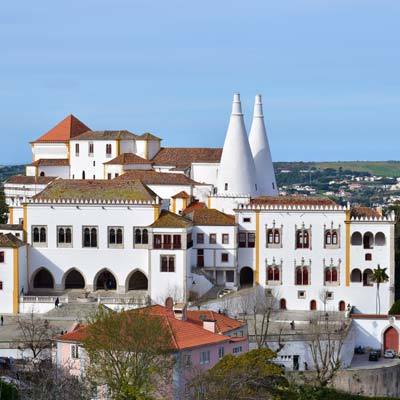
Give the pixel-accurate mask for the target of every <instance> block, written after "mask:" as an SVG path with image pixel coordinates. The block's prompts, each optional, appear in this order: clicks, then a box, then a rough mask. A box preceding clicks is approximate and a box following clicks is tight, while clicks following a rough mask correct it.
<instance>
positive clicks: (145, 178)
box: [114, 169, 199, 185]
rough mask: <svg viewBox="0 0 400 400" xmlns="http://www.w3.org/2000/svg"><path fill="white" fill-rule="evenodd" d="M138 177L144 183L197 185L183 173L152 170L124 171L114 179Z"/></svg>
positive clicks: (127, 179)
mask: <svg viewBox="0 0 400 400" xmlns="http://www.w3.org/2000/svg"><path fill="white" fill-rule="evenodd" d="M135 179H140V180H141V181H142V182H143V183H145V184H146V185H199V183H197V182H195V181H194V180H192V179H190V178H188V177H187V176H186V175H184V174H180V173H173V172H171V173H169V172H157V171H154V170H137V169H136V170H132V171H126V172H125V173H124V174H122V175H120V176H119V177H118V178H115V179H114V180H119V181H130V180H135Z"/></svg>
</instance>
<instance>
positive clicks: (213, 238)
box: [209, 233, 217, 244]
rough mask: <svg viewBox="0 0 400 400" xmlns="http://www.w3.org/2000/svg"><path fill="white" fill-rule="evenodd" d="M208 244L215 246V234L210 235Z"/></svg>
mask: <svg viewBox="0 0 400 400" xmlns="http://www.w3.org/2000/svg"><path fill="white" fill-rule="evenodd" d="M209 243H210V244H217V234H216V233H210V236H209Z"/></svg>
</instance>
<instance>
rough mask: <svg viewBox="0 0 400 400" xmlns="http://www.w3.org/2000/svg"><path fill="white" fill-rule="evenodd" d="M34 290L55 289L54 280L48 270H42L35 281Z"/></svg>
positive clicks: (37, 273)
mask: <svg viewBox="0 0 400 400" xmlns="http://www.w3.org/2000/svg"><path fill="white" fill-rule="evenodd" d="M33 287H34V289H54V278H53V276H52V275H51V273H50V272H49V271H48V270H47V269H46V268H41V269H40V270H39V271H38V272H36V275H35V277H34V279H33Z"/></svg>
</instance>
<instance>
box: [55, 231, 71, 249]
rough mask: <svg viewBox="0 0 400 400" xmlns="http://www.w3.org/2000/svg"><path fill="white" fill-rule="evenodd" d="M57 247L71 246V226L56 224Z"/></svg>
mask: <svg viewBox="0 0 400 400" xmlns="http://www.w3.org/2000/svg"><path fill="white" fill-rule="evenodd" d="M57 247H72V226H57Z"/></svg>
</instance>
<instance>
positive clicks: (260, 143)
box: [249, 94, 278, 196]
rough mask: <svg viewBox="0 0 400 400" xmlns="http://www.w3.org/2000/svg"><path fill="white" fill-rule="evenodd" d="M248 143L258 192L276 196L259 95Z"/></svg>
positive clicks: (276, 191) (255, 104) (272, 167)
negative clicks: (254, 168)
mask: <svg viewBox="0 0 400 400" xmlns="http://www.w3.org/2000/svg"><path fill="white" fill-rule="evenodd" d="M249 143H250V148H251V153H252V154H253V158H254V165H255V167H256V176H257V180H256V182H257V187H258V194H259V195H262V196H277V195H278V189H277V187H276V179H275V171H274V166H273V164H272V159H271V151H270V149H269V144H268V138H267V131H266V129H265V124H264V115H263V109H262V101H261V95H260V94H258V95H257V96H256V100H255V103H254V113H253V122H252V124H251V129H250V135H249Z"/></svg>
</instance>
